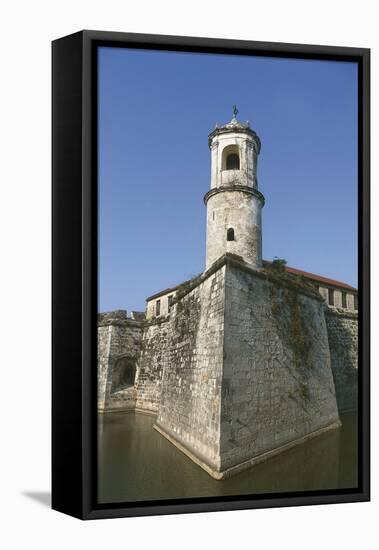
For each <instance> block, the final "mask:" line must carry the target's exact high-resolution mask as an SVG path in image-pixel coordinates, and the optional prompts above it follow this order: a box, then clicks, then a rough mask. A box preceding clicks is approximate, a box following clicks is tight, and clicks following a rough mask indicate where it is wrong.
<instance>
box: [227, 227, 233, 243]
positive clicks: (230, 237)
mask: <svg viewBox="0 0 379 550" xmlns="http://www.w3.org/2000/svg"><path fill="white" fill-rule="evenodd" d="M226 240H227V241H234V240H235V239H234V229H233V227H229V229H228V230H227V232H226Z"/></svg>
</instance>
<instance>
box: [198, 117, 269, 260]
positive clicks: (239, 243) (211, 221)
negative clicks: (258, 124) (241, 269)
mask: <svg viewBox="0 0 379 550" xmlns="http://www.w3.org/2000/svg"><path fill="white" fill-rule="evenodd" d="M260 146H261V145H260V140H259V137H258V136H257V134H256V133H255V132H254V131H253V130H252V129H251V128H250V126H249V125H248V124H243V123H240V122H238V121H237V119H236V118H235V117H233V119H232V121H231V122H230V123H228V124H226V125H225V126H222V127H216V128H215V130H214V131H213V132H212V133H211V134H210V135H209V148H210V150H211V186H210V191H208V193H207V194H206V195H205V197H204V201H205V204H206V205H207V241H206V269H209V268H210V267H211V265H212V264H213V263H214V262H215V261H216V260H217V259H218V258H220V257H221V256H223V255H224V254H226V253H232V254H236V255H238V256H240V257H241V258H242V259H243V260H244V261H245V262H247V263H248V264H249V265H250V266H251V267H253V268H255V269H260V268H261V267H262V220H261V209H262V207H263V205H264V197H263V195H262V194H261V193H260V192H259V191H258V182H257V160H258V154H259V151H260ZM229 154H238V157H239V167H231V166H230V165H229V166H228V163H227V162H226V159H227V158H228V155H229ZM228 229H230V230H232V231H233V232H234V235H232V236H231V235H229V238H228Z"/></svg>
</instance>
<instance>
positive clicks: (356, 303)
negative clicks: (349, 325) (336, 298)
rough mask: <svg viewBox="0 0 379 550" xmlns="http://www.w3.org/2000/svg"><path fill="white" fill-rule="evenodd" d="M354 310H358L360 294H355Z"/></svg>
mask: <svg viewBox="0 0 379 550" xmlns="http://www.w3.org/2000/svg"><path fill="white" fill-rule="evenodd" d="M354 309H356V310H357V309H358V294H354Z"/></svg>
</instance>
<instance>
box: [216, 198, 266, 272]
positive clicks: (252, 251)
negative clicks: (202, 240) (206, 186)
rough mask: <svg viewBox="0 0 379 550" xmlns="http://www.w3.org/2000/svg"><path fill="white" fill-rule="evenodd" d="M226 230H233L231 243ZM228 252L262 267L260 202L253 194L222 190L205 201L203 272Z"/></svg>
mask: <svg viewBox="0 0 379 550" xmlns="http://www.w3.org/2000/svg"><path fill="white" fill-rule="evenodd" d="M229 228H233V230H234V239H235V240H234V241H228V240H227V231H228V229H229ZM227 252H229V253H231V254H237V255H238V256H241V257H242V258H243V259H244V260H245V261H246V262H248V263H249V264H251V265H253V266H254V267H257V268H259V267H261V259H262V235H261V203H260V200H259V199H258V198H256V197H255V196H254V195H249V194H247V193H244V192H239V191H224V192H222V193H217V194H215V195H213V196H211V197H210V198H209V200H208V208H207V251H206V258H207V261H206V269H208V268H209V267H210V266H211V265H212V264H213V263H214V262H215V261H216V260H217V259H218V258H220V257H221V256H222V255H223V254H225V253H227Z"/></svg>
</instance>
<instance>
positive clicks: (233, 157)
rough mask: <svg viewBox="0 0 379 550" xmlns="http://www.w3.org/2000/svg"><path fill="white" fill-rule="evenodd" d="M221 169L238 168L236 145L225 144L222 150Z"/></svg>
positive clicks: (238, 152)
mask: <svg viewBox="0 0 379 550" xmlns="http://www.w3.org/2000/svg"><path fill="white" fill-rule="evenodd" d="M221 166H222V170H240V150H239V147H238V145H227V146H226V147H224V149H223V151H222V163H221Z"/></svg>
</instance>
